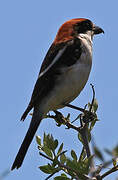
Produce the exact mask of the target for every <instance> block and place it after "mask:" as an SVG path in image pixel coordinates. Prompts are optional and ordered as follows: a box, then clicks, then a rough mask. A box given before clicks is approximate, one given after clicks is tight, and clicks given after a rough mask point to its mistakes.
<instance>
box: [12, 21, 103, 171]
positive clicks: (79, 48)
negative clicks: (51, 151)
mask: <svg viewBox="0 0 118 180" xmlns="http://www.w3.org/2000/svg"><path fill="white" fill-rule="evenodd" d="M100 33H104V31H103V29H102V28H100V27H99V26H96V25H95V24H94V23H93V22H92V21H91V20H89V19H86V18H75V19H71V20H68V21H66V22H65V23H64V24H62V25H61V27H60V28H59V30H58V32H57V34H56V37H55V39H54V41H53V43H52V45H51V46H50V48H49V50H48V52H47V54H46V56H45V58H44V60H43V63H42V65H41V68H40V71H39V75H38V78H37V81H36V83H35V86H34V90H33V93H32V96H31V100H30V102H29V104H28V106H27V108H26V110H25V112H24V113H23V115H22V117H21V121H24V120H25V118H26V116H27V115H28V113H29V112H30V111H31V110H32V109H33V113H32V118H31V122H30V125H29V128H28V131H27V133H26V136H25V138H24V140H23V142H22V144H21V147H20V149H19V151H18V153H17V156H16V158H15V160H14V162H13V165H12V167H11V170H13V169H15V168H16V169H18V168H20V167H21V165H22V163H23V160H24V158H25V155H26V153H27V150H28V148H29V146H30V144H31V142H32V140H33V137H34V135H35V133H36V131H37V129H38V127H39V125H40V123H41V121H42V119H44V118H45V117H46V114H47V113H48V112H49V111H56V110H58V109H61V108H63V107H65V104H68V103H70V102H72V101H73V100H74V99H75V98H76V97H77V96H78V95H79V94H80V92H81V91H82V90H83V88H84V86H85V84H86V83H87V80H88V78H89V74H90V71H91V67H92V51H93V50H92V44H93V36H94V35H97V34H100Z"/></svg>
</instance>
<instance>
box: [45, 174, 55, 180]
mask: <svg viewBox="0 0 118 180" xmlns="http://www.w3.org/2000/svg"><path fill="white" fill-rule="evenodd" d="M56 173H57V172H54V173H52V174H50V175H49V176H48V177H47V178H46V179H45V180H48V179H50V178H51V177H52V176H54V174H56Z"/></svg>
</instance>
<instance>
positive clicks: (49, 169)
mask: <svg viewBox="0 0 118 180" xmlns="http://www.w3.org/2000/svg"><path fill="white" fill-rule="evenodd" d="M39 168H40V170H41V171H42V172H44V173H46V174H52V173H55V172H59V171H60V168H58V167H57V168H55V167H54V166H51V165H50V164H48V165H44V166H40V167H39Z"/></svg>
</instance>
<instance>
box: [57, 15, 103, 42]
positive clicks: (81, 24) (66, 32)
mask: <svg viewBox="0 0 118 180" xmlns="http://www.w3.org/2000/svg"><path fill="white" fill-rule="evenodd" d="M100 33H104V31H103V29H102V28H100V27H99V26H96V25H94V24H93V23H92V22H91V21H90V20H89V19H85V18H77V19H71V20H69V21H66V22H65V23H64V24H62V26H61V27H60V28H59V31H58V33H57V35H56V38H55V41H54V42H55V43H61V42H66V41H68V40H71V39H73V38H74V37H78V36H79V35H82V34H83V35H84V34H88V36H90V37H91V39H92V38H93V36H94V35H96V34H100Z"/></svg>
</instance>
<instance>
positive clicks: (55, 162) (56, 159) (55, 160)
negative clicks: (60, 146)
mask: <svg viewBox="0 0 118 180" xmlns="http://www.w3.org/2000/svg"><path fill="white" fill-rule="evenodd" d="M56 165H58V157H57V156H56V157H55V158H54V160H53V166H56Z"/></svg>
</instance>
